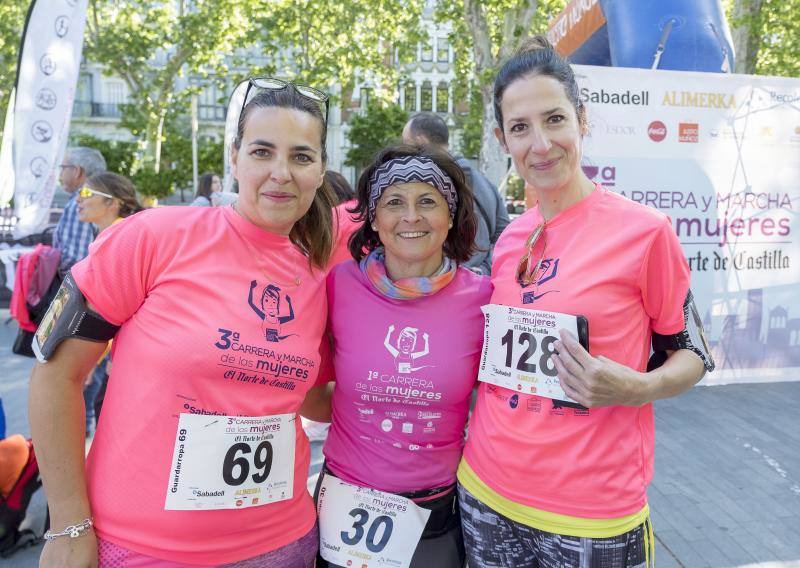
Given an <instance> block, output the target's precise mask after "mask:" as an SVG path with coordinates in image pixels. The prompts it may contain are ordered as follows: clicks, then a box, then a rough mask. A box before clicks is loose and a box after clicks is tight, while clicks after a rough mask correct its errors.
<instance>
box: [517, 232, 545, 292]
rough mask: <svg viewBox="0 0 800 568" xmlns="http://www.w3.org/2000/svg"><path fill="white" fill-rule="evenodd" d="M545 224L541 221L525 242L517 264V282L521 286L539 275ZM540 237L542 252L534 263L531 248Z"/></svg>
mask: <svg viewBox="0 0 800 568" xmlns="http://www.w3.org/2000/svg"><path fill="white" fill-rule="evenodd" d="M545 224H546V223H545V222H544V221H543V222H542V223H540V224H539V225H537V226H536V228H535V229H534V230H533V232H532V233H531V234H530V236H529V237H528V240H527V241H526V242H525V254H524V255H522V258H521V259H520V261H519V264H518V265H517V283H518V284H519V285H520V286H522V287H523V288H525V287H527V286H530V285H531V284H533V283H534V282H536V279H537V277H538V275H539V269H540V268H541V267H542V261H543V260H544V250H545V248H546V247H547V235H545V233H544V228H545ZM540 238H541V240H542V252H541V254H540V255H539V259H538V260H537V261H536V262H535V263H534V262H533V259H534V254H533V249H534V247H535V246H536V243H537V241H539V239H540Z"/></svg>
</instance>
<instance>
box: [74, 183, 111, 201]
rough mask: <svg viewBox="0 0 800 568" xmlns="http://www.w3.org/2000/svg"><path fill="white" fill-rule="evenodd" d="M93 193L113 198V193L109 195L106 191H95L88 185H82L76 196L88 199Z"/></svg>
mask: <svg viewBox="0 0 800 568" xmlns="http://www.w3.org/2000/svg"><path fill="white" fill-rule="evenodd" d="M93 195H102V196H103V197H107V198H109V199H114V196H113V195H109V194H107V193H103V192H102V191H97V190H94V189H92V188H91V187H89V186H86V185H84V186H83V187H82V188H80V189H79V190H78V197H82V198H83V199H88V198H90V197H91V196H93Z"/></svg>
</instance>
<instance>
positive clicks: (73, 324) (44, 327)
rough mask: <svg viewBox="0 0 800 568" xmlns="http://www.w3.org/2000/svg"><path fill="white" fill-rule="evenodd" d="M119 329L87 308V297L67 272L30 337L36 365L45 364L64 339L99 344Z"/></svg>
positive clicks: (110, 337) (111, 336)
mask: <svg viewBox="0 0 800 568" xmlns="http://www.w3.org/2000/svg"><path fill="white" fill-rule="evenodd" d="M118 329H119V326H117V325H113V324H111V323H109V322H107V321H106V320H105V319H103V317H102V316H101V315H100V314H98V313H96V312H93V311H91V310H90V309H89V308H88V306H87V305H86V298H84V296H83V294H82V293H81V291H80V289H78V286H77V285H76V284H75V280H73V279H72V275H71V274H69V273H67V275H66V276H65V277H64V281H63V282H62V283H61V287H60V288H59V289H58V292H57V293H56V297H55V298H53V301H52V303H51V304H50V307H49V308H47V312H46V313H45V314H44V317H43V318H42V322H41V323H40V324H39V328H38V329H37V330H36V334H35V335H34V336H33V344H32V347H33V352H34V353H35V354H36V358H37V359H38V360H39V362H41V363H46V362H47V361H48V360H49V359H50V358H51V357H52V356H53V353H55V350H56V347H58V345H59V344H60V343H61V342H62V341H64V340H65V339H71V338H75V339H84V340H86V341H95V342H98V343H100V342H105V341H108V340H109V339H112V338H113V337H114V335H115V334H116V333H117V330H118Z"/></svg>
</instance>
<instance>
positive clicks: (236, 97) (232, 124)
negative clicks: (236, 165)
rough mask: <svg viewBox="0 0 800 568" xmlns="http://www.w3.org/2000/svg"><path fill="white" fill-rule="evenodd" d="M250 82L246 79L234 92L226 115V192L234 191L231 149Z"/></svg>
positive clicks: (224, 180) (224, 181)
mask: <svg viewBox="0 0 800 568" xmlns="http://www.w3.org/2000/svg"><path fill="white" fill-rule="evenodd" d="M249 82H250V80H249V79H245V80H244V81H242V82H241V83H239V84H238V85H236V88H235V89H234V90H233V94H231V98H230V100H229V101H228V112H227V114H226V115H225V147H224V150H223V151H224V152H225V160H224V170H225V171H224V172H223V181H222V188H223V190H224V191H228V192H230V191H232V190H233V172H232V170H231V148H232V147H233V141H234V139H235V138H236V128H237V127H238V125H239V115H240V114H241V113H242V105H243V104H244V96H245V93H246V92H247V85H248V84H249Z"/></svg>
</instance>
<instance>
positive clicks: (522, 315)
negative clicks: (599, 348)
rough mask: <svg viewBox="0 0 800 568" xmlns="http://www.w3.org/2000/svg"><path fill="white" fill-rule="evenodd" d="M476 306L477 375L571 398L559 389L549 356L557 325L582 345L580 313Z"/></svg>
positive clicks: (519, 389)
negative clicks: (479, 319) (480, 323)
mask: <svg viewBox="0 0 800 568" xmlns="http://www.w3.org/2000/svg"><path fill="white" fill-rule="evenodd" d="M481 310H483V315H484V319H485V323H484V333H483V351H482V353H481V365H480V369H479V371H478V380H481V381H483V382H485V383H491V384H493V385H497V386H499V387H503V388H507V389H510V390H513V391H516V392H522V393H526V394H536V395H539V396H544V397H547V398H554V399H557V400H564V401H567V402H571V403H575V401H574V400H572V399H571V398H569V397H568V396H567V395H566V394H565V393H564V389H562V388H561V383H560V382H559V380H558V377H557V372H556V367H555V364H554V363H553V361H552V360H551V358H550V357H551V355H553V353H555V347H554V344H555V342H556V341H557V340H558V339H559V335H558V332H559V331H560V330H562V329H566V330H567V331H570V332H571V333H572V334H573V335H575V337H577V338H578V339H579V341H580V342H581V344H582V345H583V346H584V348H585V349H587V350H588V345H589V341H588V324H587V322H586V318H584V317H582V316H573V315H569V314H561V313H558V312H545V311H540V310H529V309H527V308H516V307H512V306H501V305H498V304H489V305H486V306H483V307H482V308H481ZM575 404H577V403H575Z"/></svg>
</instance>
